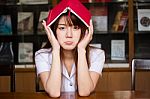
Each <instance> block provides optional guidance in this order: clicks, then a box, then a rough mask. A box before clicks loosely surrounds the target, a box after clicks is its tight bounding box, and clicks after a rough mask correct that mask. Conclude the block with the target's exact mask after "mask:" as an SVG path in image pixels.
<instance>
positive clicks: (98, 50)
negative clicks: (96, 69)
mask: <svg viewBox="0 0 150 99" xmlns="http://www.w3.org/2000/svg"><path fill="white" fill-rule="evenodd" d="M100 53H104V50H102V49H101V48H99V47H93V46H92V47H90V54H100Z"/></svg>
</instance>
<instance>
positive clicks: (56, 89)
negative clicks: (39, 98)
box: [40, 51, 61, 97]
mask: <svg viewBox="0 0 150 99" xmlns="http://www.w3.org/2000/svg"><path fill="white" fill-rule="evenodd" d="M40 78H41V81H42V84H43V86H44V89H45V91H46V92H47V93H48V94H49V95H50V96H51V97H59V96H60V89H61V66H60V54H59V51H53V52H52V65H51V70H50V72H43V73H41V74H40Z"/></svg>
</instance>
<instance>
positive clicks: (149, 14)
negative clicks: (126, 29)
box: [137, 9, 150, 31]
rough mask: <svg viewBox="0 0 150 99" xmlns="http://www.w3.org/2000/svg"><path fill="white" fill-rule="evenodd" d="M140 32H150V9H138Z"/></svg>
mask: <svg viewBox="0 0 150 99" xmlns="http://www.w3.org/2000/svg"><path fill="white" fill-rule="evenodd" d="M137 14H138V30H139V31H150V9H138V10H137Z"/></svg>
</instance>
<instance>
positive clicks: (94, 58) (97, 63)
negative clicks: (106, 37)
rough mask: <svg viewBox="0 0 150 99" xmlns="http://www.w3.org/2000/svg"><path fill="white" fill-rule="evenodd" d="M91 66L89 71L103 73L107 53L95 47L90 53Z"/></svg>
mask: <svg viewBox="0 0 150 99" xmlns="http://www.w3.org/2000/svg"><path fill="white" fill-rule="evenodd" d="M90 60H91V61H90V68H89V71H94V72H97V73H99V74H102V69H103V67H104V62H105V54H104V51H103V50H101V49H93V50H92V51H91V54H90Z"/></svg>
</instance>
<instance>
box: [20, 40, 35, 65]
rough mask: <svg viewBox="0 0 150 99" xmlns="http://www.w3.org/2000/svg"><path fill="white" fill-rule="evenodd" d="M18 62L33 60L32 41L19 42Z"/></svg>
mask: <svg viewBox="0 0 150 99" xmlns="http://www.w3.org/2000/svg"><path fill="white" fill-rule="evenodd" d="M18 62H19V63H31V62H33V43H24V42H23V43H19V49H18Z"/></svg>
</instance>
